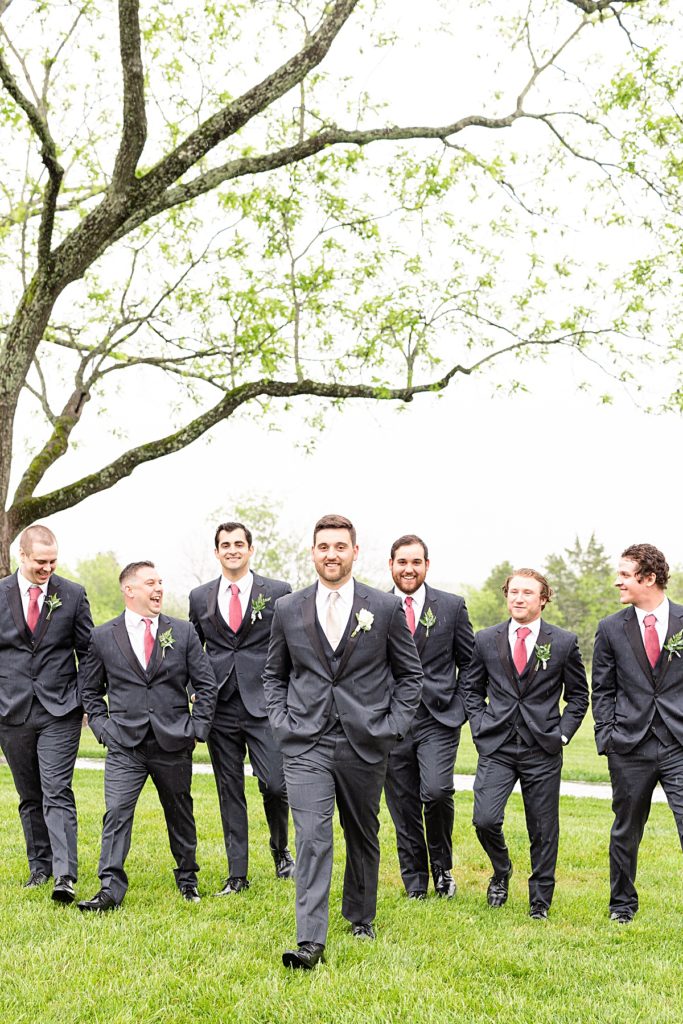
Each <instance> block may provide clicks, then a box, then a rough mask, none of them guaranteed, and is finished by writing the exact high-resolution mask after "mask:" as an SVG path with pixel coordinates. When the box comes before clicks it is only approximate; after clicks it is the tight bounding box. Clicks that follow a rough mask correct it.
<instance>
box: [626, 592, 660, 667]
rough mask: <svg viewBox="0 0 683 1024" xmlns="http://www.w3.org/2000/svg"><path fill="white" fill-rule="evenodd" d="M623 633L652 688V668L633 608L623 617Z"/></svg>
mask: <svg viewBox="0 0 683 1024" xmlns="http://www.w3.org/2000/svg"><path fill="white" fill-rule="evenodd" d="M624 632H625V633H626V637H627V639H628V642H629V643H630V645H631V648H632V650H633V653H634V654H635V657H636V661H637V662H638V664H639V665H640V667H641V669H642V670H643V672H644V674H645V676H646V677H647V678H648V679H649V680H650V682H651V683H652V685H653V686H654V682H655V680H654V676H653V674H652V666H651V665H650V662H649V661H648V657H647V654H646V653H645V644H644V643H643V638H642V636H641V635H640V626H639V625H638V616H637V615H636V611H635V608H633V606H631V607H630V608H629V609H628V610H627V612H626V615H625V617H624Z"/></svg>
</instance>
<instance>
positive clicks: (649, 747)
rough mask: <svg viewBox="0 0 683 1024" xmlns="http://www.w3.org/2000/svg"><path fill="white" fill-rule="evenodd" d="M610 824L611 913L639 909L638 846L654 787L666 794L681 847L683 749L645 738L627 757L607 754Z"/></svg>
mask: <svg viewBox="0 0 683 1024" xmlns="http://www.w3.org/2000/svg"><path fill="white" fill-rule="evenodd" d="M607 763H608V765H609V773H610V778H611V780H612V810H613V811H614V823H613V825H612V831H611V834H610V844H609V871H610V911H615V912H616V913H622V914H623V913H626V914H628V915H631V916H633V914H635V913H636V911H637V910H638V893H637V890H636V869H637V867H638V847H639V846H640V840H641V839H642V838H643V831H644V829H645V824H646V822H647V819H648V817H649V815H650V806H651V804H652V793H653V791H654V788H655V786H656V784H657V783H658V782H661V784H662V789H663V790H664V792H665V794H666V799H667V801H668V804H669V807H670V808H671V810H672V812H673V816H674V820H675V822H676V828H677V830H678V838H679V840H680V842H681V846H682V847H683V747H682V746H681V745H680V743H677V742H676V741H675V740H674V741H673V743H670V744H664V743H661V742H660V741H659V740H658V739H657V737H656V736H652V735H651V736H647V737H646V738H645V739H644V740H643V741H642V743H639V744H638V746H637V747H634V748H633V750H630V751H629V752H628V753H626V754H608V755H607Z"/></svg>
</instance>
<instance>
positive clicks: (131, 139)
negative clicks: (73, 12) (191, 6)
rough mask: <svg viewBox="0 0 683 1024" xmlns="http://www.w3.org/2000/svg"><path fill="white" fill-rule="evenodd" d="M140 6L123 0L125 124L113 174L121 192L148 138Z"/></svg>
mask: <svg viewBox="0 0 683 1024" xmlns="http://www.w3.org/2000/svg"><path fill="white" fill-rule="evenodd" d="M138 7H139V4H138V0H119V48H120V52H121V71H122V74H123V128H122V131H121V141H120V143H119V151H118V153H117V154H116V161H115V162H114V174H113V178H112V188H113V190H114V191H117V192H118V191H125V190H126V189H128V188H129V187H130V185H131V183H132V182H133V180H134V178H135V169H136V168H137V165H138V161H139V159H140V156H141V155H142V150H143V149H144V146H145V141H146V139H147V115H146V112H145V82H144V69H143V66H142V51H141V43H140V20H139V16H138V15H139V10H138Z"/></svg>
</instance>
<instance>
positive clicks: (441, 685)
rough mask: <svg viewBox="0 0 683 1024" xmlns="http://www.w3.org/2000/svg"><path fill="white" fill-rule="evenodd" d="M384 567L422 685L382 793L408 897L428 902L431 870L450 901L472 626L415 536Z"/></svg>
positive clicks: (398, 544) (397, 546) (395, 548)
mask: <svg viewBox="0 0 683 1024" xmlns="http://www.w3.org/2000/svg"><path fill="white" fill-rule="evenodd" d="M389 569H390V571H391V576H392V579H393V581H394V593H396V594H397V595H398V596H399V597H400V598H401V603H402V605H403V610H404V613H405V616H406V621H407V623H408V628H409V629H410V632H411V633H412V634H413V639H414V640H415V645H416V647H417V651H418V654H419V656H420V661H421V662H422V670H423V672H424V681H423V686H422V700H421V702H420V706H419V708H418V710H417V714H416V715H415V718H414V719H413V722H412V724H411V726H410V728H409V730H408V731H407V733H406V734H405V736H404V737H403V739H402V740H401V741H400V742H399V743H397V744H396V745H395V747H394V748H393V750H392V751H391V754H390V755H389V766H388V768H387V778H386V782H385V784H384V794H385V796H386V801H387V806H388V808H389V811H390V812H391V817H392V819H393V822H394V826H395V828H396V845H397V847H398V859H399V863H400V865H401V877H402V878H403V884H404V886H405V889H406V892H407V894H408V897H409V899H417V900H421V899H425V898H426V896H427V883H428V878H429V874H428V872H429V868H430V866H431V872H432V879H433V882H434V891H435V892H436V894H437V896H440V897H443V898H446V899H450V898H451V897H452V896H454V895H455V888H456V886H455V880H454V878H453V875H452V870H451V869H452V866H453V840H452V833H453V814H454V803H453V769H454V766H455V758H456V755H457V753H458V744H459V742H460V728H461V726H462V723H463V722H464V721H465V709H464V707H463V703H462V698H461V696H460V692H459V687H458V677H459V675H460V673H461V672H462V670H463V669H464V667H465V666H466V665H467V663H468V662H469V660H470V656H471V654H472V643H473V639H474V637H473V633H472V626H471V624H470V620H469V617H468V615H467V608H466V607H465V602H464V600H463V599H462V597H458V596H457V594H448V593H446V592H445V591H443V590H435V589H434V587H430V586H429V585H428V584H427V582H426V577H427V572H428V570H429V558H428V552H427V545H426V544H425V542H424V541H423V540H422V539H421V538H420V537H418V536H417V535H416V534H405V535H404V536H402V537H399V538H398V540H396V541H394V543H393V544H392V546H391V556H390V558H389ZM423 813H424V822H423ZM425 837H426V838H425Z"/></svg>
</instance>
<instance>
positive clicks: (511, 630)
mask: <svg viewBox="0 0 683 1024" xmlns="http://www.w3.org/2000/svg"><path fill="white" fill-rule="evenodd" d="M520 626H526V628H527V629H529V630H531V632H530V633H529V636H528V637H527V640H532V641H533V642H534V643H536V641H537V640H538V634H539V633H540V632H541V618H540V616H539V617H538V618H537V619H534V621H533V622H517V620H516V619H510V625H509V627H508V636H509V637H510V641H511V642H514V641H515V640H516V639H517V630H518V629H519V627H520Z"/></svg>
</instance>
